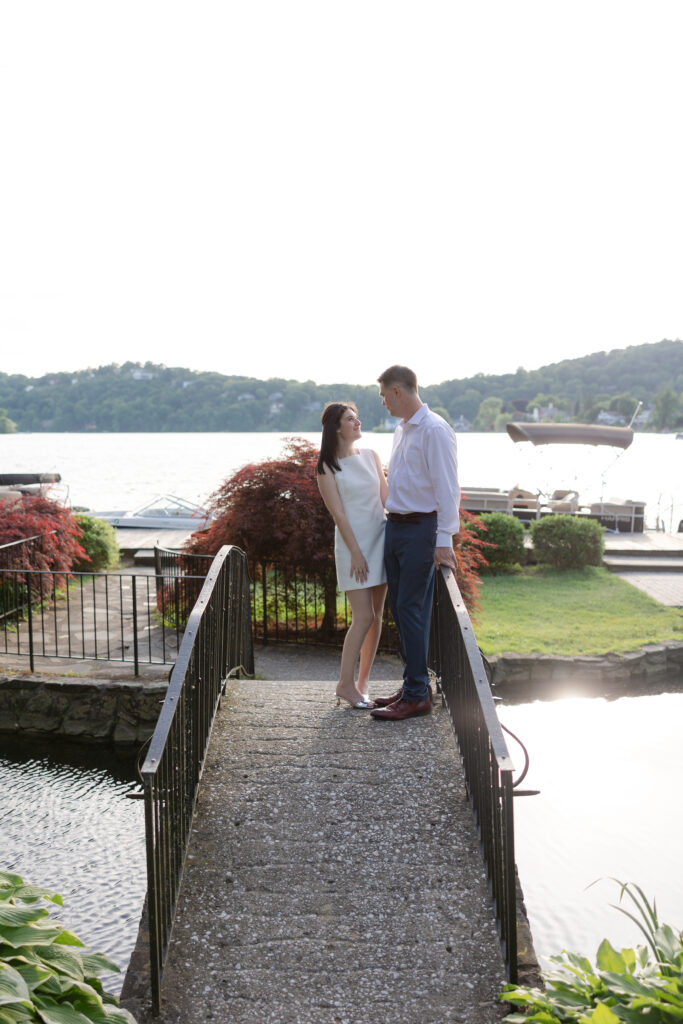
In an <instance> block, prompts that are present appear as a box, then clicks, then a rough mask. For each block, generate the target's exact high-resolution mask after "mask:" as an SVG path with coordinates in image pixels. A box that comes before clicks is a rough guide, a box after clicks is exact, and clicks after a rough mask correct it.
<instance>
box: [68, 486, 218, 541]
mask: <svg viewBox="0 0 683 1024" xmlns="http://www.w3.org/2000/svg"><path fill="white" fill-rule="evenodd" d="M88 515H91V516H93V518H95V519H103V520H104V521H105V522H106V523H111V525H112V526H115V527H116V528H117V529H126V528H131V529H137V530H192V531H193V532H196V531H197V530H205V529H206V528H207V526H210V524H211V523H212V522H213V519H214V516H213V514H212V513H211V512H209V511H208V510H207V509H205V508H202V507H201V505H195V504H194V502H191V501H187V500H186V499H185V498H178V497H176V495H174V494H161V495H159V496H158V497H156V498H153V499H152V501H150V502H148V503H147V504H146V505H141V506H140V508H136V509H134V510H133V511H127V510H125V509H124V510H123V511H121V510H119V511H107V512H90V511H89V512H88Z"/></svg>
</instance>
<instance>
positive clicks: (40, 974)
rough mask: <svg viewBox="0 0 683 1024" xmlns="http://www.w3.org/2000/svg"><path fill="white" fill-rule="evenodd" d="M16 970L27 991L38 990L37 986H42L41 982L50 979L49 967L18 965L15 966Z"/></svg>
mask: <svg viewBox="0 0 683 1024" xmlns="http://www.w3.org/2000/svg"><path fill="white" fill-rule="evenodd" d="M16 970H17V971H18V972H19V974H20V975H21V976H22V978H23V979H24V981H25V982H26V984H27V986H28V988H29V991H31V990H32V989H34V988H38V986H39V985H42V984H43V982H45V981H47V979H48V978H50V977H52V971H51V970H50V968H49V967H43V966H42V965H40V966H39V965H38V964H23V963H18V964H16Z"/></svg>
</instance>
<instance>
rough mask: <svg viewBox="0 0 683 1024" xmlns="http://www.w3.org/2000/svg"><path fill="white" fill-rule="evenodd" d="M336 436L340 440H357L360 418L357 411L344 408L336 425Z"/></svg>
mask: <svg viewBox="0 0 683 1024" xmlns="http://www.w3.org/2000/svg"><path fill="white" fill-rule="evenodd" d="M337 437H338V438H339V440H340V441H357V440H358V438H359V437H360V420H359V419H358V413H357V412H354V411H353V409H346V410H345V411H344V412H343V413H342V418H341V419H340V421H339V426H338V427H337Z"/></svg>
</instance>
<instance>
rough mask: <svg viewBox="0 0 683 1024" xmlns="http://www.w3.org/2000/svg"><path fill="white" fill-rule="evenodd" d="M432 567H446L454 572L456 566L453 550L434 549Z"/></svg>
mask: <svg viewBox="0 0 683 1024" xmlns="http://www.w3.org/2000/svg"><path fill="white" fill-rule="evenodd" d="M434 565H435V566H436V568H437V569H438V568H439V566H440V565H448V566H450V568H451V569H452V570H453V572H455V570H456V568H457V565H456V561H455V551H454V550H453V548H450V547H449V548H436V549H435V550H434Z"/></svg>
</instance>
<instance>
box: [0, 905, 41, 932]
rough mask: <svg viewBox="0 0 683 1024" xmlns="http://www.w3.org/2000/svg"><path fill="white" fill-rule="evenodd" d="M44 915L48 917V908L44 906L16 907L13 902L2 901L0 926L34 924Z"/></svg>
mask: <svg viewBox="0 0 683 1024" xmlns="http://www.w3.org/2000/svg"><path fill="white" fill-rule="evenodd" d="M43 917H47V910H43V909H42V907H15V906H14V904H12V903H8V904H4V903H0V926H2V925H9V926H10V928H18V927H20V926H21V925H23V924H33V923H34V921H38V920H40V918H43Z"/></svg>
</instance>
